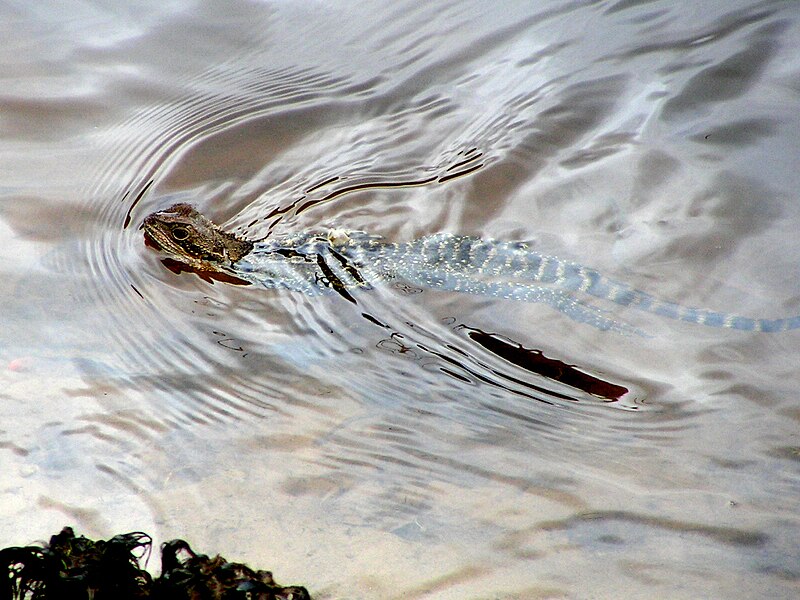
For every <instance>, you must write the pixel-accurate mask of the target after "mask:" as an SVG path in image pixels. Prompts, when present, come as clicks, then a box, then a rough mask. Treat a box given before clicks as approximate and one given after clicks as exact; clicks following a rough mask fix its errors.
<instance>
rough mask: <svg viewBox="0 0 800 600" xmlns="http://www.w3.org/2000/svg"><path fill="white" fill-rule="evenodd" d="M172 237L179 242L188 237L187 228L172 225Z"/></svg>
mask: <svg viewBox="0 0 800 600" xmlns="http://www.w3.org/2000/svg"><path fill="white" fill-rule="evenodd" d="M172 237H173V238H174V239H176V240H177V241H179V242H182V241H183V240H185V239H186V238H188V237H189V230H188V229H186V227H174V228H173V229H172Z"/></svg>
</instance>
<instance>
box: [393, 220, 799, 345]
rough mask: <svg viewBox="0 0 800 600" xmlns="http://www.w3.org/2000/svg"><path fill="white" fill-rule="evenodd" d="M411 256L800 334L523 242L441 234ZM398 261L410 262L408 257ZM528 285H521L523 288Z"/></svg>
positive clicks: (685, 316) (737, 325)
mask: <svg viewBox="0 0 800 600" xmlns="http://www.w3.org/2000/svg"><path fill="white" fill-rule="evenodd" d="M400 247H401V248H402V245H401V246H400ZM406 251H407V252H408V253H409V254H410V255H412V256H414V257H415V258H416V261H419V262H421V263H422V264H423V265H425V266H426V267H427V268H429V269H431V270H432V271H436V270H440V271H446V272H449V273H460V274H462V275H463V276H478V277H482V278H483V277H499V278H502V279H504V280H506V281H507V280H508V279H514V280H517V281H521V282H537V283H545V284H552V285H554V286H556V287H558V288H560V289H561V290H564V291H567V292H581V293H585V294H589V295H591V296H595V297H597V298H602V299H604V300H609V301H611V302H614V303H616V304H619V305H621V306H628V307H633V308H637V309H639V310H643V311H646V312H649V313H652V314H655V315H659V316H662V317H666V318H669V319H675V320H678V321H685V322H687V323H697V324H699V325H706V326H708V327H722V328H728V329H737V330H740V331H763V332H768V333H774V332H779V331H788V330H791V329H800V316H795V317H787V318H778V319H758V318H751V317H743V316H740V315H734V314H730V313H724V312H718V311H713V310H708V309H704V308H693V307H687V306H682V305H680V304H677V303H675V302H667V301H663V300H659V299H658V298H656V297H655V296H652V295H651V294H648V293H647V292H643V291H641V290H637V289H635V288H633V287H631V286H629V285H627V284H625V283H621V282H618V281H614V280H612V279H608V278H606V277H604V276H603V275H601V274H600V273H599V272H598V271H596V270H594V269H590V268H587V267H584V266H582V265H580V264H578V263H574V262H569V261H564V260H561V259H559V258H556V257H554V256H546V255H543V254H539V253H537V252H534V251H532V250H530V248H529V246H528V244H525V243H523V242H503V241H497V240H484V239H481V238H471V237H464V236H454V235H450V234H446V233H439V234H436V235H432V236H429V237H425V238H421V239H418V240H415V241H413V242H410V243H409V244H408V246H407V249H406ZM398 259H399V260H400V261H407V260H408V257H407V256H406V257H398ZM506 285H510V286H513V285H514V284H513V283H508V284H506ZM527 285H528V284H525V283H520V284H519V286H520V287H521V288H525V287H527ZM521 296H525V294H524V293H523V294H521Z"/></svg>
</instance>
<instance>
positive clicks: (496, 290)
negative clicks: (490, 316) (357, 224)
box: [142, 203, 800, 333]
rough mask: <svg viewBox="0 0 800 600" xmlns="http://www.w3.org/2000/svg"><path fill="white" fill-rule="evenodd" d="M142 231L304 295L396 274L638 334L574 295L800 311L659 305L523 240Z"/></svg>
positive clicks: (180, 218)
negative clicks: (391, 239) (397, 239)
mask: <svg viewBox="0 0 800 600" xmlns="http://www.w3.org/2000/svg"><path fill="white" fill-rule="evenodd" d="M142 229H144V232H145V236H146V238H147V240H148V241H149V242H150V244H151V245H153V246H155V247H156V248H157V249H158V250H160V251H162V252H164V253H166V254H167V255H168V256H169V257H170V258H172V259H174V260H176V261H178V262H180V263H183V264H185V265H188V267H189V268H191V269H192V270H195V271H201V272H208V271H212V272H216V273H219V274H223V275H227V276H228V277H230V278H233V279H234V280H239V281H240V282H244V283H250V284H254V285H260V286H263V287H267V288H288V289H291V290H295V291H302V292H305V293H307V294H316V293H320V292H323V291H332V290H333V291H337V292H339V293H340V294H341V295H342V296H344V297H345V298H347V299H349V300H351V301H354V300H353V297H352V295H351V292H354V291H355V290H357V289H359V288H369V287H371V286H373V285H374V284H378V283H381V282H386V281H389V280H393V279H396V280H401V281H405V282H406V283H409V284H411V285H416V286H419V287H422V288H436V289H444V290H450V291H457V292H466V293H471V294H479V295H484V296H492V297H497V298H506V299H511V300H521V301H526V302H542V303H546V304H549V305H551V306H553V307H554V308H556V309H558V310H559V311H561V312H562V313H564V314H565V315H567V316H568V317H570V318H572V319H574V320H575V321H579V322H582V323H588V324H590V325H593V326H595V327H597V328H599V329H603V330H617V331H622V332H628V333H631V332H637V331H638V330H635V329H634V328H632V327H630V326H627V325H625V324H621V323H619V322H617V321H614V320H613V319H611V318H609V317H608V316H606V313H605V312H604V311H601V310H599V309H597V308H596V307H594V306H591V305H589V304H586V303H584V302H581V301H580V300H579V299H578V298H577V297H576V296H577V295H579V294H588V295H590V296H595V297H597V298H602V299H604V300H609V301H612V302H614V303H616V304H619V305H622V306H630V307H634V308H638V309H639V310H644V311H647V312H649V313H653V314H657V315H661V316H663V317H667V318H670V319H677V320H680V321H686V322H689V323H697V324H702V325H708V326H711V327H726V328H730V329H738V330H743V331H764V332H777V331H786V330H789V329H797V328H800V316H796V317H788V318H778V319H758V318H750V317H743V316H739V315H733V314H728V313H723V312H717V311H713V310H707V309H702V308H691V307H686V306H682V305H680V304H676V303H674V302H667V301H662V300H659V299H657V298H656V297H654V296H652V295H650V294H648V293H646V292H643V291H640V290H637V289H634V288H632V287H631V286H629V285H627V284H624V283H620V282H617V281H613V280H611V279H608V278H606V277H604V276H602V275H601V274H600V273H599V272H597V271H595V270H594V269H590V268H587V267H584V266H582V265H579V264H577V263H574V262H569V261H564V260H561V259H558V258H556V257H553V256H546V255H543V254H539V253H537V252H534V251H533V250H531V249H530V248H529V246H528V245H527V244H525V243H523V242H506V241H498V240H490V239H481V238H475V237H465V236H458V235H452V234H448V233H438V234H435V235H431V236H426V237H422V238H419V239H416V240H412V241H410V242H405V243H392V242H388V241H386V240H385V239H384V238H382V237H379V236H373V235H369V234H366V233H363V232H353V231H342V230H338V229H331V230H328V231H326V232H317V233H314V232H303V233H297V234H291V235H287V236H283V237H278V238H270V239H267V240H264V241H260V242H252V241H249V240H246V239H243V238H241V237H239V236H237V235H235V234H233V233H230V232H227V231H224V230H222V229H221V228H220V227H219V226H217V225H216V224H214V223H213V222H211V221H210V220H209V219H207V218H206V217H205V216H203V215H202V214H200V213H199V212H198V211H197V210H195V209H194V208H193V207H192V206H190V205H189V204H184V203H180V204H175V205H173V206H171V207H169V208H167V209H165V210H161V211H158V212H155V213H153V214H151V215H149V216H148V217H147V218H145V220H144V222H143V223H142Z"/></svg>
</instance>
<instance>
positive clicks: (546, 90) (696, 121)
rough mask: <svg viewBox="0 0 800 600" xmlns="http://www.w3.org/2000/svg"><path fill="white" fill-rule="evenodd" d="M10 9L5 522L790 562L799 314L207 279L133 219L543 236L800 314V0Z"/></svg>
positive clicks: (681, 588)
mask: <svg viewBox="0 0 800 600" xmlns="http://www.w3.org/2000/svg"><path fill="white" fill-rule="evenodd" d="M0 14H1V15H2V18H1V19H0V31H2V36H3V39H4V41H5V43H4V44H3V45H2V47H1V48H0V73H2V81H3V86H2V88H0V134H1V135H2V137H0V165H1V166H0V170H1V171H2V182H1V183H0V235H2V240H3V243H2V246H1V248H0V253H1V254H2V267H0V269H2V271H1V274H2V281H3V283H2V286H1V287H0V302H2V310H3V319H2V329H0V344H1V346H0V365H1V366H2V368H0V382H1V383H2V390H1V391H0V398H1V399H2V403H0V461H1V462H0V464H1V465H2V469H0V472H2V477H1V478H0V484H2V485H1V487H0V489H1V490H2V505H1V506H0V524H1V526H0V531H2V539H0V544H2V546H7V545H11V544H23V543H29V542H31V541H33V540H36V539H42V538H44V537H46V536H48V535H49V534H51V533H53V532H54V531H56V530H57V529H59V528H60V527H61V526H63V525H65V524H72V525H74V526H75V527H76V529H77V530H78V531H80V532H82V533H85V534H87V535H92V536H110V535H112V534H114V533H118V532H122V531H129V530H140V529H143V530H145V531H148V532H150V533H153V534H155V535H156V537H157V538H158V539H159V540H164V539H169V538H172V537H183V538H186V539H188V540H189V541H190V542H191V543H192V544H193V545H195V546H196V547H198V548H200V549H202V550H203V551H206V552H221V553H223V554H224V555H225V556H227V557H229V558H232V559H236V560H242V561H247V562H250V563H253V564H255V565H258V566H260V567H262V568H270V569H272V570H273V571H274V572H275V575H276V578H277V579H278V581H280V582H297V583H303V584H305V585H307V586H308V587H309V589H310V590H311V591H312V593H313V594H314V595H315V597H319V598H404V599H408V598H454V599H456V598H457V599H464V598H476V599H477V598H526V599H527V598H544V597H547V598H550V597H553V598H561V597H564V598H588V597H593V598H687V599H689V598H691V599H694V598H698V597H704V598H791V597H797V596H798V594H800V545H798V542H797V540H798V539H800V401H798V395H797V390H798V384H800V374H798V352H799V351H800V333H797V332H787V333H782V334H771V335H767V334H754V333H744V332H737V331H730V330H725V329H717V328H709V327H701V326H696V325H690V324H685V323H680V322H675V321H670V320H667V319H663V318H660V317H658V316H655V315H651V314H647V313H643V312H637V311H634V310H626V309H625V308H623V307H619V306H615V305H609V304H608V303H602V302H601V301H599V300H598V301H596V302H595V304H596V305H597V306H600V307H601V308H604V309H605V310H608V311H609V314H610V316H612V317H613V318H615V319H618V320H621V321H625V322H627V323H630V324H632V325H633V326H635V327H637V328H640V329H642V330H644V331H645V332H647V333H648V334H649V337H641V336H624V335H618V334H615V333H609V332H603V331H599V330H596V329H594V328H592V327H590V326H588V325H585V324H579V323H575V322H574V321H572V320H570V319H569V318H567V317H565V316H564V315H562V314H560V313H559V312H557V311H555V310H554V309H552V308H550V307H548V306H544V305H538V304H523V303H515V302H508V301H502V300H497V299H493V298H483V297H471V296H465V295H461V294H454V293H447V292H441V291H431V290H423V291H420V290H418V289H410V288H407V287H403V286H400V285H391V284H390V285H387V286H385V287H382V288H378V289H375V290H373V291H372V292H370V293H365V294H361V295H359V296H358V298H357V303H355V304H354V303H350V302H347V301H346V300H344V299H342V298H340V297H337V296H335V295H334V296H321V297H313V298H312V297H306V296H303V295H301V294H293V293H290V292H288V291H285V290H272V291H269V290H263V289H255V288H251V287H241V286H234V285H227V284H224V283H220V282H216V283H211V282H208V281H204V280H202V279H201V278H199V277H197V276H196V275H193V274H189V273H183V274H175V273H173V272H171V271H170V270H168V269H166V268H165V267H164V265H163V264H162V263H161V262H160V260H159V257H158V255H157V254H155V253H154V252H153V251H152V250H149V249H147V248H146V247H145V246H144V244H143V240H142V235H141V232H140V231H139V230H138V226H139V224H140V223H141V220H142V219H143V218H144V216H145V215H147V214H148V213H150V212H152V211H153V210H156V209H158V208H163V207H165V206H167V205H168V204H170V203H172V202H175V201H189V202H191V203H193V204H195V205H196V206H197V207H198V208H200V209H202V210H203V211H204V212H206V213H207V214H208V215H209V216H211V217H213V218H214V219H215V220H217V221H218V222H220V223H224V224H225V225H226V227H230V228H233V229H235V230H236V231H238V232H240V233H243V234H245V235H247V236H249V237H252V238H258V237H264V236H266V235H269V234H275V233H285V232H291V231H298V230H302V229H310V228H320V227H330V226H336V227H346V228H349V229H362V230H366V231H369V232H372V233H376V234H381V235H384V236H386V237H387V238H390V239H396V240H409V239H414V238H417V237H421V236H424V235H429V234H432V233H435V232H439V231H449V232H454V233H464V234H470V235H477V236H484V237H495V238H500V239H508V240H511V239H519V240H528V241H531V242H532V245H533V246H534V248H535V249H536V250H538V251H541V252H543V253H547V254H554V255H558V256H560V257H562V258H566V259H571V260H575V261H578V262H580V263H583V264H586V265H590V266H593V267H595V268H598V269H599V270H600V271H602V272H603V273H605V274H606V275H609V276H612V277H614V278H615V279H619V280H623V281H626V282H628V283H631V284H632V285H635V286H636V287H639V288H641V289H645V290H648V291H650V292H652V293H654V294H657V295H658V296H659V297H664V298H668V299H671V300H676V301H679V302H681V303H683V304H686V305H690V306H706V307H709V308H714V309H720V310H726V311H731V312H736V313H740V314H745V315H751V316H763V317H778V316H787V315H797V314H800V280H799V279H798V277H797V265H798V263H800V240H798V238H797V236H796V231H797V229H798V224H800V203H799V202H798V195H797V190H798V189H800V170H798V169H797V164H798V157H800V142H798V140H800V116H799V115H800V111H798V108H799V107H800V58H798V54H797V48H798V47H800V9H799V8H798V6H797V4H796V3H795V2H791V1H786V2H781V1H773V2H769V1H765V2H745V1H732V0H726V1H724V2H722V1H720V2H703V3H695V2H674V1H669V2H667V1H663V2H660V1H652V0H640V1H632V0H631V1H629V0H617V1H615V2H595V1H575V2H561V1H558V2H556V1H553V2H536V3H534V2H517V3H512V2H508V3H500V4H497V5H493V4H491V3H485V2H468V1H457V2H437V3H422V2H394V3H391V4H390V5H383V6H380V7H378V6H377V5H375V3H370V2H362V3H354V2H349V3H336V2H325V3H320V2H313V1H305V0H300V1H297V2H291V3H290V2H277V1H276V2H270V1H265V2H244V1H234V2H224V3H219V2H203V1H200V2H189V1H181V0H176V1H175V2H167V3H164V2H152V3H149V6H145V5H144V4H143V3H137V6H136V7H135V8H133V7H132V6H131V7H128V6H127V3H123V2H113V1H112V2H103V3H95V4H94V5H92V4H91V3H61V4H60V5H59V8H56V7H54V6H50V5H49V3H45V4H41V5H40V4H38V3H29V2H15V1H12V2H6V3H5V4H4V5H3V6H2V8H0ZM465 165H466V167H465ZM467 167H468V168H467ZM450 175H458V176H455V177H451V176H450ZM411 182H418V183H421V182H427V183H424V184H422V183H421V184H420V185H417V186H408V187H391V186H392V185H393V184H399V183H411ZM383 184H387V186H384V187H381V186H383ZM351 188H358V189H356V191H352V192H350V193H343V192H345V191H347V190H350V189H351Z"/></svg>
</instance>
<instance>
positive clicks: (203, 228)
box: [142, 203, 253, 271]
mask: <svg viewBox="0 0 800 600" xmlns="http://www.w3.org/2000/svg"><path fill="white" fill-rule="evenodd" d="M142 229H144V234H145V238H146V239H147V241H148V243H149V244H150V245H152V246H154V247H155V248H156V249H158V250H161V251H162V252H164V253H166V254H168V255H169V256H170V257H171V258H173V259H175V260H178V261H180V262H183V263H186V264H188V265H189V266H191V267H193V268H195V269H199V270H212V271H213V270H216V269H218V268H219V267H221V266H224V265H227V264H230V263H234V262H236V261H237V260H239V259H241V258H242V257H243V256H244V255H245V254H247V253H248V252H250V251H251V250H252V249H253V242H249V241H247V240H243V239H241V238H239V237H237V236H235V235H234V234H232V233H228V232H227V231H223V230H222V229H220V228H219V226H217V225H215V224H214V223H212V222H211V221H210V220H209V219H207V218H206V217H204V216H203V215H202V214H200V213H199V212H197V210H195V209H194V207H192V206H191V205H189V204H185V203H180V204H174V205H172V206H170V207H169V208H166V209H164V210H160V211H158V212H154V213H153V214H151V215H148V216H147V217H146V218H145V220H144V222H142Z"/></svg>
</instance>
